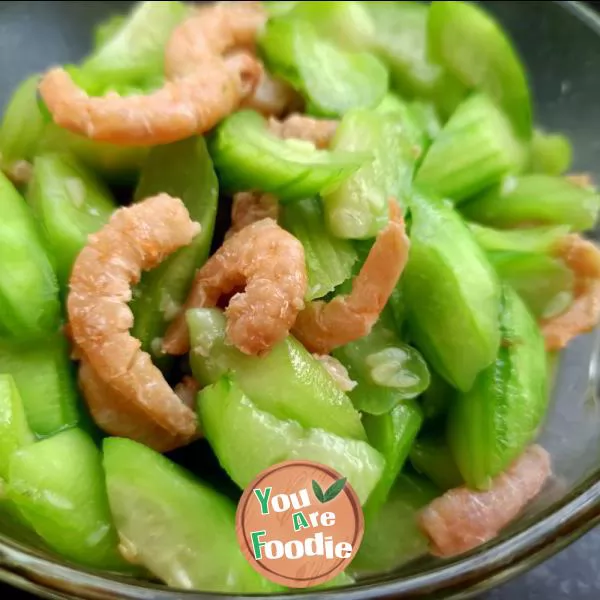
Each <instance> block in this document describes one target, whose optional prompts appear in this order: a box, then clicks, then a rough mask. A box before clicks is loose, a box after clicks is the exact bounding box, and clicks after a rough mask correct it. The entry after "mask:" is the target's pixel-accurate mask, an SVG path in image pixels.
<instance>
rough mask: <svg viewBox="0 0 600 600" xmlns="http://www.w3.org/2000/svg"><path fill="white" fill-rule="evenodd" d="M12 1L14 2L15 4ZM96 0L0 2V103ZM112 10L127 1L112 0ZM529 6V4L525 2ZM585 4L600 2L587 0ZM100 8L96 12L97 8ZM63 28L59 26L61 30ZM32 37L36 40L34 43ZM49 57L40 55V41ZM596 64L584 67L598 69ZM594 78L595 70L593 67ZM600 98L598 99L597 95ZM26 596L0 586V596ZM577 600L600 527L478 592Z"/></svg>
mask: <svg viewBox="0 0 600 600" xmlns="http://www.w3.org/2000/svg"><path fill="white" fill-rule="evenodd" d="M17 4H18V6H17ZM99 4H100V3H99V2H85V1H78V2H61V1H56V2H45V1H35V2H19V3H15V2H3V1H0V40H1V43H0V44H1V48H0V49H1V52H0V73H2V87H1V88H0V106H3V105H4V104H5V102H6V100H7V98H8V95H9V94H10V91H11V90H12V88H14V86H15V85H16V84H17V83H18V82H19V81H20V80H21V79H22V78H23V75H24V73H33V72H36V71H39V70H42V69H44V68H46V67H47V66H48V64H49V61H50V62H55V63H63V62H69V61H71V60H72V59H73V58H74V57H73V54H72V48H73V46H75V47H84V48H85V46H86V45H87V44H89V36H90V32H89V23H91V22H93V21H94V15H95V14H101V12H102V13H103V12H104V11H101V9H100V7H99ZM111 4H114V5H115V9H116V10H118V9H119V8H122V7H123V5H126V4H128V2H113V3H111ZM528 4H530V3H528ZM590 4H600V3H598V2H593V3H590ZM99 11H101V12H99ZM67 15H68V19H69V21H71V22H72V21H73V20H74V19H75V20H76V21H77V22H80V23H81V27H78V28H75V29H74V30H72V31H71V32H70V35H69V39H68V40H67V39H65V38H64V37H63V35H62V33H61V31H60V28H59V27H57V24H58V23H60V22H61V21H63V19H64V18H65V17H66V16H67ZM63 31H64V30H63ZM36 40H38V42H37V43H36ZM39 40H43V46H44V48H46V49H51V54H52V56H48V55H46V54H44V53H41V52H40V50H39V48H40V42H39ZM597 65H599V66H600V63H595V64H594V65H590V66H589V68H590V69H598V68H599V66H597ZM596 72H597V73H599V75H596V76H597V77H600V71H596ZM598 101H599V102H600V98H599V99H598ZM7 597H12V598H17V599H20V600H25V599H28V600H29V599H31V597H30V596H29V595H27V594H24V593H22V592H17V593H15V592H14V591H13V590H11V589H9V588H7V587H6V586H2V585H0V598H7ZM566 598H569V599H572V600H583V599H588V598H590V599H591V598H600V530H596V531H593V532H591V533H589V534H587V535H586V536H585V537H583V538H582V539H581V540H580V541H578V542H577V543H576V544H574V545H572V546H571V547H570V548H568V549H567V550H565V551H563V552H562V553H560V554H559V555H557V556H556V557H554V558H552V559H550V560H549V561H547V562H546V563H544V564H542V565H540V566H539V567H537V568H535V569H533V570H532V571H530V572H529V573H527V574H525V575H523V576H521V577H519V578H517V579H515V580H514V581H511V582H509V583H507V584H505V585H503V586H501V587H499V588H497V589H496V590H494V591H492V592H490V593H488V594H486V595H484V596H483V597H482V600H562V599H566Z"/></svg>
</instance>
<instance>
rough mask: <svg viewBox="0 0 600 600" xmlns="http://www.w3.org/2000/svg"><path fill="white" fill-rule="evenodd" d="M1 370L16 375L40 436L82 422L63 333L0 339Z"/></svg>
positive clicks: (33, 426)
mask: <svg viewBox="0 0 600 600" xmlns="http://www.w3.org/2000/svg"><path fill="white" fill-rule="evenodd" d="M0 373H5V374H9V375H12V377H13V378H14V380H15V383H16V384H17V389H18V390H19V392H20V395H21V399H22V401H23V406H24V407H25V414H26V415H27V422H28V423H29V426H30V427H31V429H32V430H33V432H34V433H35V434H36V435H37V436H40V437H45V436H50V435H54V434H55V433H57V432H58V431H61V430H63V429H66V428H68V427H72V426H74V425H76V424H77V423H78V422H79V418H80V416H79V411H78V409H77V386H76V383H75V375H74V372H73V365H72V363H71V361H70V359H69V346H68V344H67V341H66V340H65V338H64V337H63V336H62V335H61V334H55V335H53V336H49V337H47V338H45V339H43V340H36V341H35V343H31V342H26V341H9V340H2V341H0Z"/></svg>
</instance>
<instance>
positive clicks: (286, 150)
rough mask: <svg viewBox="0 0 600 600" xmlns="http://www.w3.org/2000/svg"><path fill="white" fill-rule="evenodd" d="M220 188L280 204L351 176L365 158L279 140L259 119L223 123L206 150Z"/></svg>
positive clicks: (243, 116)
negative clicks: (268, 195)
mask: <svg viewBox="0 0 600 600" xmlns="http://www.w3.org/2000/svg"><path fill="white" fill-rule="evenodd" d="M210 150H211V154H212V157H213V160H214V162H215V167H216V169H217V172H218V174H219V181H220V183H221V185H222V186H223V187H224V188H225V189H226V190H227V191H229V192H233V191H245V190H249V189H259V190H261V191H263V192H272V193H274V194H276V195H277V196H278V198H279V199H280V200H282V201H284V202H285V201H286V200H298V199H300V198H307V197H310V196H316V195H317V194H319V193H320V192H321V191H323V190H325V189H327V188H334V187H336V186H337V185H339V184H340V183H341V182H342V181H343V180H344V179H346V178H347V177H348V176H349V175H350V174H351V173H353V172H354V171H356V170H357V169H358V168H359V167H360V166H361V165H362V164H363V163H364V162H365V161H366V160H368V159H369V155H368V154H364V153H350V152H335V151H333V152H332V151H329V150H317V149H316V148H315V147H314V145H313V144H311V143H310V142H305V141H301V140H295V139H290V140H282V139H280V138H278V137H277V136H275V135H274V134H273V133H271V132H270V131H268V129H267V122H266V120H265V119H264V118H263V117H261V116H260V115H259V114H257V113H255V112H253V111H249V110H242V111H240V112H237V113H234V114H233V115H231V116H229V117H227V118H226V119H225V120H224V121H223V122H222V123H221V124H220V125H219V127H218V128H217V130H216V133H215V135H214V137H213V139H212V143H211V145H210Z"/></svg>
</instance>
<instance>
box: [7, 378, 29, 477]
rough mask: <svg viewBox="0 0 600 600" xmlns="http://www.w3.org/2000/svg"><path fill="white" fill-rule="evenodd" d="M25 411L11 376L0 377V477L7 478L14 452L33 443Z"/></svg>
mask: <svg viewBox="0 0 600 600" xmlns="http://www.w3.org/2000/svg"><path fill="white" fill-rule="evenodd" d="M34 439H35V438H34V437H33V433H32V432H31V429H29V425H28V424H27V418H26V416H25V409H24V408H23V402H22V401H21V396H20V395H19V390H18V389H17V386H16V385H15V380H14V379H13V377H12V376H11V375H0V477H1V478H2V479H6V478H7V477H8V467H9V464H10V459H11V457H12V455H13V454H14V452H15V451H16V450H19V449H20V448H23V447H25V446H29V445H30V444H32V443H33V442H34Z"/></svg>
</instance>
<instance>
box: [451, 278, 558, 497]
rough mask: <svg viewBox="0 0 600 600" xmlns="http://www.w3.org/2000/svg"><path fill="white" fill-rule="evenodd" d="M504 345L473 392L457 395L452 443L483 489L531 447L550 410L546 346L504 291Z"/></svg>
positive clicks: (466, 472)
mask: <svg viewBox="0 0 600 600" xmlns="http://www.w3.org/2000/svg"><path fill="white" fill-rule="evenodd" d="M503 296H504V303H503V307H502V312H501V330H502V344H501V345H500V350H499V352H498V356H497V358H496V360H495V362H494V363H493V364H492V365H490V366H489V367H488V368H487V369H485V371H483V372H482V373H481V374H480V375H479V376H478V378H477V381H476V382H475V385H474V386H473V388H472V389H471V390H470V391H469V392H467V393H464V394H458V395H457V396H456V398H455V399H454V402H453V403H452V406H451V408H450V413H449V417H448V442H449V444H450V448H451V449H452V454H453V456H454V459H455V460H456V463H457V465H458V468H459V470H460V472H461V474H462V476H463V477H464V479H465V481H466V483H467V484H468V485H469V486H471V487H476V488H480V489H485V488H486V487H487V486H488V485H489V483H490V481H491V479H492V478H493V477H495V476H496V475H498V474H499V473H501V472H502V471H504V470H505V469H506V468H507V467H508V466H509V465H510V463H511V462H512V461H513V460H514V459H516V458H517V457H518V456H519V455H520V454H521V453H522V452H523V450H524V449H525V447H526V446H527V444H529V443H530V442H531V440H532V439H533V437H534V436H535V434H536V432H537V430H538V427H539V426H540V424H541V422H542V419H543V417H544V415H545V413H546V409H547V406H548V389H547V384H548V373H547V367H546V353H545V351H544V340H543V338H542V335H541V333H540V330H539V328H538V326H537V324H536V322H535V321H534V319H533V317H532V316H531V314H530V313H529V311H528V310H527V308H526V306H525V305H524V304H523V302H522V301H521V300H520V298H519V296H518V295H517V294H516V293H515V292H514V291H513V290H512V289H511V288H510V287H509V286H504V293H503Z"/></svg>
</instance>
